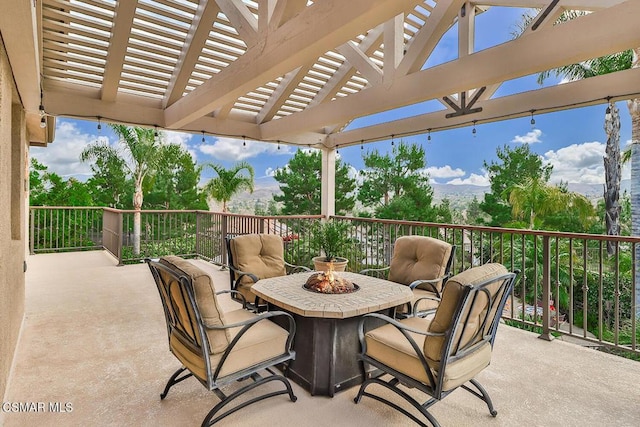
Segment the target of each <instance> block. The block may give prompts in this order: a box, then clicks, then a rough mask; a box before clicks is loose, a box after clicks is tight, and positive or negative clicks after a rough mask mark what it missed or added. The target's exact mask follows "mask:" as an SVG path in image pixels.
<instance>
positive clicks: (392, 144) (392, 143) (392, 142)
mask: <svg viewBox="0 0 640 427" xmlns="http://www.w3.org/2000/svg"><path fill="white" fill-rule="evenodd" d="M394 145H395V143H394V141H393V135H391V146H392V147H393V146H394Z"/></svg>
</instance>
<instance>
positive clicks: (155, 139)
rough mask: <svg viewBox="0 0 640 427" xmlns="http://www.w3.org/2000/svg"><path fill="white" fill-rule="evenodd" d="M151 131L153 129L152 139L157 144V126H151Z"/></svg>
mask: <svg viewBox="0 0 640 427" xmlns="http://www.w3.org/2000/svg"><path fill="white" fill-rule="evenodd" d="M153 129H154V131H153V139H154V141H155V142H158V136H159V134H158V125H153Z"/></svg>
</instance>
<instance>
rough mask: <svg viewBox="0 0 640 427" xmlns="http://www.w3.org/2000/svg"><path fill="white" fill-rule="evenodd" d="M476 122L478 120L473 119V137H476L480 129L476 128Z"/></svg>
mask: <svg viewBox="0 0 640 427" xmlns="http://www.w3.org/2000/svg"><path fill="white" fill-rule="evenodd" d="M476 122H477V120H474V121H473V129H471V133H472V134H473V137H474V138H475V137H476V133H477V132H478V131H477V130H476Z"/></svg>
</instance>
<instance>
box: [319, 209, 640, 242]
mask: <svg viewBox="0 0 640 427" xmlns="http://www.w3.org/2000/svg"><path fill="white" fill-rule="evenodd" d="M331 218H335V219H339V220H349V221H360V222H368V223H381V224H389V225H407V226H414V227H434V228H449V229H457V230H476V231H486V232H491V233H502V234H525V235H532V236H546V237H562V238H572V239H589V240H602V241H613V242H628V243H640V236H609V235H607V234H589V233H566V232H559V231H545V230H527V229H522V228H502V227H486V226H479V225H460V224H444V223H438V222H420V221H404V220H392V219H377V218H361V217H351V216H332V217H331Z"/></svg>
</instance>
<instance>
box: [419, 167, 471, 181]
mask: <svg viewBox="0 0 640 427" xmlns="http://www.w3.org/2000/svg"><path fill="white" fill-rule="evenodd" d="M426 171H427V173H428V174H429V176H430V177H431V178H433V179H435V178H453V177H462V176H465V175H466V173H465V171H463V170H462V169H460V168H455V169H453V168H452V167H451V166H449V165H446V166H442V167H434V166H432V167H429V168H427V169H426Z"/></svg>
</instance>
